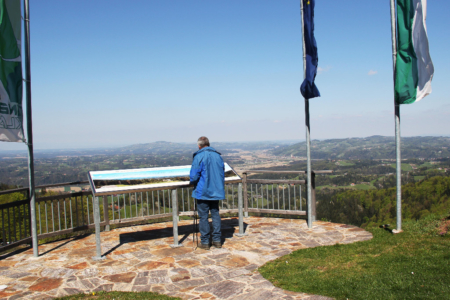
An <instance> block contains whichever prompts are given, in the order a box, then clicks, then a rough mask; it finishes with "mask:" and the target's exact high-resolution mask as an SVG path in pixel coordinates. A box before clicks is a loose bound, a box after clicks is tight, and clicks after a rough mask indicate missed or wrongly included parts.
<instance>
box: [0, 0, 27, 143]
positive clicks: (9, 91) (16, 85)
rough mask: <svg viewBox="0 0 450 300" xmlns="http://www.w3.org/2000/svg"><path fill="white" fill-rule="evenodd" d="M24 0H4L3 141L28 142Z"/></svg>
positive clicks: (0, 17) (0, 66)
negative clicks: (24, 108) (24, 91)
mask: <svg viewBox="0 0 450 300" xmlns="http://www.w3.org/2000/svg"><path fill="white" fill-rule="evenodd" d="M20 37H21V14H20V0H0V141H5V142H25V140H24V136H23V127H22V122H23V113H22V58H21V55H20V52H21V40H20Z"/></svg>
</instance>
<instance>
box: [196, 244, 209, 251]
mask: <svg viewBox="0 0 450 300" xmlns="http://www.w3.org/2000/svg"><path fill="white" fill-rule="evenodd" d="M198 248H200V249H203V250H209V248H210V246H209V244H199V245H198Z"/></svg>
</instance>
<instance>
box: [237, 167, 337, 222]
mask: <svg viewBox="0 0 450 300" xmlns="http://www.w3.org/2000/svg"><path fill="white" fill-rule="evenodd" d="M249 173H262V174H266V173H272V174H278V175H283V174H298V175H303V174H305V173H306V172H305V171H272V170H249V171H244V172H243V180H242V182H243V190H244V212H245V214H246V216H247V215H248V213H249V212H254V213H268V214H280V215H306V214H307V213H306V210H307V200H306V187H305V185H306V180H289V179H251V178H248V177H247V176H248V174H249ZM329 173H332V171H329V170H320V171H313V172H312V173H311V208H312V216H313V220H315V216H316V192H315V186H316V185H315V174H329ZM302 186H303V189H302Z"/></svg>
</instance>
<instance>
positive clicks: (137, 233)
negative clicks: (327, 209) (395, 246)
mask: <svg viewBox="0 0 450 300" xmlns="http://www.w3.org/2000/svg"><path fill="white" fill-rule="evenodd" d="M246 223H247V225H248V227H247V233H249V235H248V236H244V237H234V236H233V237H231V236H229V237H228V234H229V233H230V232H232V231H234V232H237V230H238V227H237V226H238V221H237V219H236V218H234V219H232V220H230V219H227V220H224V221H223V223H222V224H223V226H222V227H223V229H224V234H225V235H226V236H227V237H226V238H225V242H224V247H223V248H220V249H216V248H212V249H211V251H205V250H201V249H197V250H194V249H193V247H192V246H193V239H192V237H193V236H192V234H190V232H186V233H189V236H188V237H187V239H185V241H184V244H185V245H184V247H180V248H173V249H172V248H170V246H169V245H170V244H171V243H173V237H170V235H171V233H172V228H171V226H172V224H171V223H170V222H167V223H157V224H148V225H142V226H133V227H124V228H119V229H114V230H111V231H110V232H104V233H102V235H101V239H102V248H103V251H104V252H109V254H108V255H107V259H106V260H104V261H93V260H92V256H94V255H95V239H94V235H93V234H91V235H86V236H84V237H82V238H78V239H76V240H75V239H69V240H65V241H62V242H57V243H49V244H46V245H42V246H40V247H39V251H40V253H45V252H47V254H44V255H42V256H40V257H38V258H34V257H33V251H32V250H27V251H25V252H22V253H20V254H17V255H13V256H10V257H6V258H4V257H2V256H1V255H0V285H2V284H5V285H8V289H7V290H3V291H0V298H8V297H9V299H33V300H35V299H38V300H42V299H51V298H55V297H62V296H65V295H68V294H72V293H79V292H80V291H81V292H85V293H87V292H95V291H103V290H104V291H112V290H119V291H132V290H133V291H152V292H158V293H162V294H165V295H173V296H178V297H180V298H182V299H217V300H219V299H245V300H251V299H262V300H263V299H286V300H287V299H311V300H313V299H317V300H319V299H320V300H322V299H329V298H327V297H322V296H315V295H307V294H304V293H295V292H288V291H283V290H282V289H279V288H276V287H274V286H273V285H272V284H271V283H270V282H269V281H267V280H266V279H264V278H263V277H262V276H261V275H260V274H259V273H258V272H257V269H258V267H260V266H262V265H263V264H265V263H266V262H267V261H270V260H273V259H276V258H277V257H280V256H283V255H286V254H289V253H291V252H292V251H295V250H297V249H303V248H307V247H316V246H321V245H332V244H336V243H342V244H346V243H353V242H358V241H364V240H368V239H371V238H372V234H370V233H369V232H366V231H364V230H362V229H360V228H358V227H355V226H347V225H344V224H334V223H330V222H314V224H313V228H312V229H309V228H308V227H307V224H306V222H305V221H304V220H293V219H292V220H290V219H277V218H259V217H250V218H246ZM191 224H192V223H191V222H190V221H188V220H181V221H180V222H179V226H180V233H183V228H184V226H190V225H191ZM252 225H253V226H252ZM155 229H159V233H161V232H163V234H164V235H167V236H168V237H160V236H156V234H155ZM152 233H153V235H155V237H154V239H152V240H148V236H151V235H152ZM159 233H158V234H159ZM123 236H125V239H126V241H125V240H124V239H123V238H122V237H123ZM161 236H162V235H161ZM58 246H59V248H58V249H55V250H53V249H54V248H55V247H58ZM251 272H253V273H251Z"/></svg>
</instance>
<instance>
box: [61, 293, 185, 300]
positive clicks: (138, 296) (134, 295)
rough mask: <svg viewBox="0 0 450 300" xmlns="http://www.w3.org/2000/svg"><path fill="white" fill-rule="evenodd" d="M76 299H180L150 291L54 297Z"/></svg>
mask: <svg viewBox="0 0 450 300" xmlns="http://www.w3.org/2000/svg"><path fill="white" fill-rule="evenodd" d="M76 299H98V300H113V299H114V300H127V299H130V300H140V299H150V300H170V299H180V298H173V297H169V296H166V295H160V294H156V293H152V292H96V293H90V294H77V295H71V296H66V297H62V298H56V300H76Z"/></svg>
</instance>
